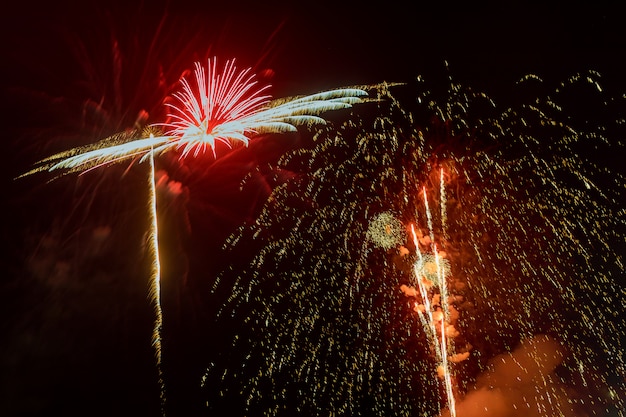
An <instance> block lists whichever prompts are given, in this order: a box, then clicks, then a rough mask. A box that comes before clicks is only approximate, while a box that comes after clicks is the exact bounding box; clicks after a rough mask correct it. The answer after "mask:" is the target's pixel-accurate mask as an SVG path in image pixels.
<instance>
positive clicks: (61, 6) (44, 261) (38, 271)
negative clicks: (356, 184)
mask: <svg viewBox="0 0 626 417" xmlns="http://www.w3.org/2000/svg"><path fill="white" fill-rule="evenodd" d="M38 3H40V2H35V3H32V2H18V3H16V4H14V5H13V7H12V9H11V10H8V9H5V10H4V11H3V14H2V17H1V18H0V19H2V22H1V23H0V32H1V34H0V38H1V39H2V42H1V47H2V49H1V50H0V55H1V56H2V64H1V66H0V67H1V71H2V74H1V77H0V78H1V84H2V85H1V87H2V99H1V101H0V103H2V104H1V105H2V112H1V114H2V116H1V117H2V121H3V123H2V137H3V141H4V143H5V146H6V147H5V152H4V157H5V161H4V163H3V164H2V168H1V169H2V171H1V172H2V174H1V177H2V180H3V188H4V189H5V193H4V197H3V204H2V205H3V209H4V211H3V213H4V214H3V216H2V219H3V227H2V245H3V247H2V249H3V250H2V254H3V256H2V269H3V274H2V278H0V285H1V287H0V314H1V315H2V318H1V319H0V325H1V333H2V337H1V338H0V415H1V416H7V417H9V416H16V417H17V416H25V417H26V416H49V415H62V416H64V417H71V416H131V415H132V416H146V417H152V416H157V415H160V411H159V399H158V396H159V388H158V384H157V374H156V370H155V366H154V351H153V349H152V347H151V346H150V338H151V333H152V321H153V317H154V316H153V308H152V305H151V303H150V298H149V294H148V291H149V282H148V279H149V276H148V269H149V262H150V259H149V258H147V257H146V255H145V251H144V245H145V241H146V230H147V219H146V218H145V214H146V211H145V209H146V207H145V204H146V203H145V201H146V198H145V197H147V190H146V187H145V185H146V181H147V178H146V177H145V171H144V170H142V169H136V168H137V167H136V166H135V167H132V168H128V165H126V164H120V165H116V166H113V167H111V168H110V169H109V168H107V169H106V172H101V173H97V172H93V173H90V174H87V175H85V176H82V177H80V178H79V177H77V176H75V175H69V176H65V177H62V178H59V179H57V180H56V181H53V182H49V183H48V182H47V180H48V179H50V177H49V176H47V175H45V174H42V175H34V176H31V177H28V178H22V179H17V180H16V179H15V177H17V176H18V175H20V174H21V173H23V172H25V171H27V170H28V169H29V168H30V167H31V165H32V164H33V163H35V162H36V161H38V160H40V159H42V158H44V157H46V156H48V155H50V154H53V153H55V152H58V151H61V150H64V149H68V148H71V147H74V146H80V145H84V144H87V143H91V142H94V141H96V140H98V139H100V138H103V137H106V136H107V135H110V134H113V133H116V132H119V131H122V130H124V129H126V128H128V127H132V126H133V124H134V123H135V121H136V120H137V117H138V115H139V114H140V112H141V111H142V110H143V111H146V112H147V113H148V114H149V115H150V117H151V118H153V119H158V117H159V111H162V106H161V104H162V101H163V99H164V97H165V95H166V94H167V93H166V91H168V88H170V87H171V86H172V85H174V84H175V83H176V82H177V81H178V79H179V78H180V76H181V74H183V73H184V71H186V70H188V69H189V68H191V67H192V65H193V62H195V61H198V60H199V61H204V60H206V59H207V58H209V57H212V56H217V57H218V58H220V59H224V60H225V59H231V58H235V59H237V62H238V63H239V65H240V66H241V67H252V68H253V69H254V71H255V72H256V73H257V74H258V75H259V78H260V79H262V80H263V81H267V82H269V83H271V84H272V89H271V94H272V95H273V96H275V97H283V96H291V95H299V94H310V93H315V92H318V91H322V90H326V89H331V88H336V87H343V86H351V85H360V84H372V83H378V82H382V81H389V82H395V81H397V82H410V81H412V80H414V79H415V78H416V77H417V76H418V75H422V76H423V77H424V78H426V79H428V80H433V81H434V82H435V83H437V82H445V79H446V77H448V76H452V77H453V78H455V79H456V80H458V81H459V82H461V83H463V84H466V85H471V86H474V88H475V89H477V90H482V91H485V92H486V93H487V94H489V95H490V96H492V97H494V98H495V99H496V100H497V99H499V98H502V99H506V98H507V94H508V92H509V91H510V90H511V86H512V85H513V84H514V83H515V82H516V81H517V80H519V79H520V78H521V77H522V76H524V75H526V74H529V73H534V74H537V75H538V76H540V77H542V78H543V79H545V80H548V81H550V82H557V83H558V82H559V81H560V80H564V79H566V78H567V77H569V76H570V75H573V74H575V73H578V72H581V71H588V70H594V71H597V72H598V73H600V74H601V76H602V80H603V85H604V87H605V89H606V90H608V91H612V92H615V94H616V95H618V94H619V93H618V92H624V91H626V82H625V81H624V74H626V25H624V24H623V14H621V13H620V12H619V10H618V7H617V5H609V3H610V2H593V3H592V2H588V3H589V4H588V5H584V3H581V4H573V3H572V4H565V3H564V4H554V3H550V4H549V5H548V4H544V5H528V4H526V2H522V1H516V2H493V3H494V4H489V3H483V2H477V3H473V2H464V3H463V4H461V5H454V4H452V3H448V2H443V3H441V2H424V4H421V3H422V2H418V1H414V2H411V3H412V5H411V6H406V5H402V6H401V4H405V3H406V2H374V3H373V4H366V3H367V2H358V3H355V4H354V5H350V4H351V3H349V2H340V1H334V2H331V1H319V2H290V4H288V5H286V6H283V5H281V2H273V1H269V2H263V1H259V2H237V1H232V2H225V4H220V5H217V4H213V3H214V2H212V1H205V2H191V1H188V0H187V1H181V2H172V4H165V3H163V2H161V1H157V2H145V3H144V4H142V3H141V2H134V1H129V2H124V1H111V2H107V1H98V2H95V3H94V4H89V5H88V4H82V3H81V4H74V3H73V2H67V1H61V2H53V3H48V2H45V3H43V2H41V3H42V4H38ZM85 3H89V2H85ZM226 3H228V5H227V4H226ZM301 3H302V4H301ZM616 3H617V2H612V3H611V4H616ZM505 4H506V5H505ZM298 141H299V139H297V138H295V139H293V138H289V139H288V140H286V141H284V142H279V141H271V140H270V141H266V142H264V143H263V144H258V145H251V146H250V148H249V149H240V150H237V151H235V152H233V153H232V154H228V155H226V156H225V157H224V158H222V160H219V161H217V162H215V163H211V164H208V165H207V166H206V167H204V168H197V167H198V166H200V165H201V162H202V158H201V159H200V162H190V163H189V165H185V164H183V166H179V165H177V164H176V163H175V162H174V161H172V160H170V159H168V158H164V160H163V161H161V162H160V163H161V164H162V166H161V168H163V169H164V170H166V171H167V172H168V175H169V176H170V179H171V180H172V182H171V183H170V188H169V189H167V190H165V191H162V196H161V197H162V198H163V200H162V203H161V204H162V205H161V208H162V212H161V214H160V215H161V219H160V220H161V222H162V223H163V224H164V227H163V230H162V231H161V233H162V235H163V246H162V251H163V253H164V255H163V257H164V260H163V261H164V265H165V266H164V271H163V276H164V284H163V285H164V288H163V291H164V296H163V297H164V299H163V302H164V309H165V311H166V315H167V317H166V322H167V323H168V324H169V325H170V327H169V329H168V330H166V331H165V334H164V338H165V345H164V352H165V353H164V355H165V356H164V361H165V372H166V380H167V381H166V383H168V384H171V390H170V391H169V396H170V398H171V402H170V403H169V405H168V407H170V409H169V410H168V415H169V416H172V417H178V416H198V415H206V414H202V411H201V410H202V399H201V398H202V394H201V393H200V392H199V389H198V387H197V383H196V381H197V379H198V377H199V376H200V375H201V373H202V370H203V369H204V368H206V367H207V366H208V365H209V362H210V361H212V360H215V358H217V357H219V355H218V353H219V350H220V349H228V343H227V342H226V341H222V340H221V339H220V336H224V335H231V333H233V332H236V331H235V330H233V329H219V328H216V327H215V326H216V324H214V323H213V321H212V317H213V315H214V314H215V312H216V311H217V309H218V308H219V305H216V304H215V303H218V302H219V299H220V298H219V297H220V296H221V297H225V295H224V294H218V295H217V296H214V297H213V298H211V299H210V300H207V299H206V298H205V297H204V296H203V294H204V292H203V291H205V289H206V288H207V287H208V286H210V285H211V282H210V281H211V277H213V276H214V275H215V274H217V273H218V272H219V270H220V268H221V266H222V265H223V264H224V263H225V262H226V259H228V260H229V261H231V259H230V258H228V257H227V255H223V254H221V253H220V252H219V251H220V247H221V245H222V243H223V242H224V241H225V239H226V238H227V237H228V236H229V234H230V233H232V232H233V231H234V230H235V229H236V228H237V227H239V226H240V225H242V224H243V223H244V222H245V221H248V220H250V219H252V218H254V216H255V215H256V214H257V213H258V211H259V210H260V207H261V206H262V204H263V203H264V201H265V199H266V198H267V196H268V194H269V191H270V190H271V184H267V183H262V182H259V184H258V188H253V187H247V188H244V189H243V190H241V191H240V190H239V184H240V182H241V181H242V180H243V179H244V178H245V177H246V175H248V174H249V173H250V172H252V171H253V170H254V167H256V166H259V165H261V164H263V163H267V162H272V161H275V160H276V159H277V158H278V157H279V156H280V155H281V154H282V153H283V152H285V151H287V150H289V149H290V148H292V147H295V146H297V145H298V144H299V142H298ZM623 156H625V155H621V157H623ZM612 158H614V161H613V162H615V161H617V160H619V159H620V155H612ZM192 164H197V165H195V167H194V166H193V165H192ZM127 168H128V169H127ZM133 168H135V169H133ZM177 182H178V183H180V184H183V185H184V186H185V187H186V190H187V191H183V192H182V193H179V192H178V191H179V190H177V189H176V184H177ZM172 187H173V188H172ZM188 190H192V191H191V194H189V191H188ZM180 213H185V215H183V216H181V215H180ZM181 276H184V277H185V279H184V280H183V281H182V282H181V281H180V280H177V279H174V278H176V277H181ZM170 278H171V279H170ZM168 279H169V280H168ZM221 323H222V325H223V323H224V322H221ZM206 329H210V330H209V331H207V330H206ZM224 340H226V337H224ZM219 413H226V411H224V410H221V411H214V414H211V415H228V414H219Z"/></svg>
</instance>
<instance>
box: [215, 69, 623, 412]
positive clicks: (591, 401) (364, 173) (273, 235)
mask: <svg viewBox="0 0 626 417" xmlns="http://www.w3.org/2000/svg"><path fill="white" fill-rule="evenodd" d="M590 80H591V81H590ZM596 80H597V74H594V73H589V74H581V75H580V76H575V77H572V78H571V79H569V80H567V81H566V82H564V83H562V84H561V85H559V86H558V87H557V88H556V90H555V91H554V93H552V94H550V95H548V96H546V97H536V98H533V99H532V100H531V101H530V102H523V103H521V104H519V103H516V104H515V105H510V106H504V107H502V106H501V105H499V104H497V103H496V100H494V99H492V98H491V97H489V96H488V95H486V94H483V93H477V92H474V91H472V90H471V89H466V88H463V87H462V86H460V85H458V84H456V83H454V82H452V80H450V84H449V90H448V91H447V94H446V95H445V97H444V98H443V99H442V97H439V96H433V95H432V94H431V93H430V92H429V91H428V90H427V89H425V88H424V86H425V84H424V82H423V80H421V79H419V80H418V84H417V85H415V86H412V88H415V90H413V91H414V94H415V95H416V96H417V100H415V96H412V98H411V99H410V103H409V104H406V103H404V102H403V101H401V100H399V99H396V98H395V94H394V92H395V91H398V92H400V93H404V92H405V91H406V90H399V88H400V87H395V86H388V85H384V84H383V85H379V86H375V87H374V86H372V87H371V88H370V90H369V92H370V94H371V95H373V96H376V97H377V98H379V99H380V100H379V101H377V102H376V103H375V104H369V105H370V106H372V107H371V108H370V109H369V110H370V112H369V113H367V111H368V110H364V112H363V114H366V113H367V114H369V115H371V114H373V116H358V115H355V116H354V117H353V118H352V119H351V120H349V121H347V122H346V123H344V124H343V125H341V126H339V127H334V126H333V127H330V126H329V127H323V128H321V129H319V130H317V131H316V132H315V134H314V135H313V137H312V144H311V146H309V147H306V148H304V149H299V150H297V151H295V152H293V153H290V154H288V155H285V156H284V157H283V158H281V161H280V162H279V167H280V169H284V170H285V171H289V172H290V173H292V175H291V176H290V177H289V178H291V179H290V180H289V181H285V182H284V183H282V184H280V185H279V186H278V187H277V188H276V189H275V190H274V192H273V193H272V195H271V196H270V198H269V199H268V202H267V205H266V207H265V208H264V209H263V211H262V212H261V213H260V215H259V216H258V218H257V219H256V220H255V221H254V223H253V224H250V225H246V226H245V227H242V228H241V229H240V230H239V231H237V232H236V233H235V234H233V236H232V237H231V238H230V239H229V240H228V242H227V248H228V249H231V250H232V253H233V259H232V261H231V262H230V263H229V264H228V267H227V268H225V271H226V272H224V273H223V274H221V275H220V276H219V277H218V280H217V281H216V283H215V285H214V290H215V293H216V294H220V290H222V289H224V288H228V291H226V292H227V293H228V296H227V297H226V298H225V299H224V300H223V303H222V304H221V312H220V316H219V317H220V318H221V320H224V321H225V322H226V323H228V325H230V326H232V322H233V321H235V322H236V323H237V324H238V325H237V326H234V327H235V328H236V330H234V331H233V334H232V349H230V350H229V354H228V355H221V356H220V361H217V360H216V361H214V364H213V365H212V366H211V367H209V368H208V369H207V372H206V374H205V377H204V386H205V389H206V391H205V392H206V396H207V399H208V400H209V401H208V402H209V404H215V405H216V407H217V405H218V404H221V405H222V406H223V407H224V409H227V408H228V409H233V410H240V413H241V415H284V414H289V413H290V412H291V414H292V415H293V414H295V415H354V416H358V415H362V416H367V415H398V416H414V415H420V416H437V415H446V414H451V413H454V412H457V415H459V416H462V415H471V414H469V413H470V412H471V403H472V399H473V398H476V397H477V396H478V395H479V394H482V393H484V392H485V391H488V390H489V389H490V388H489V387H494V388H493V391H491V392H490V394H491V397H490V398H491V400H490V401H491V404H490V406H492V407H495V404H503V406H504V407H510V409H515V407H517V409H519V410H523V412H524V413H526V414H527V415H576V414H575V413H577V411H575V410H586V411H585V412H587V413H589V414H594V413H595V414H600V415H611V413H613V414H617V415H620V416H623V415H624V414H623V410H624V403H625V400H624V393H625V392H626V391H625V388H626V387H625V386H624V383H623V381H624V375H625V369H624V358H623V354H622V353H621V352H623V351H624V349H623V339H624V338H623V336H624V332H623V329H621V327H620V326H621V325H620V323H621V322H620V319H619V317H623V316H622V313H621V311H622V310H621V308H622V307H621V306H623V289H621V288H620V286H619V279H620V276H621V274H623V272H622V271H623V263H624V259H623V253H622V252H620V250H619V247H620V246H619V245H623V239H624V236H625V235H626V230H624V224H625V223H624V220H625V219H624V216H625V215H626V213H625V212H624V210H623V207H622V204H620V202H621V201H623V193H624V191H625V190H624V186H623V184H624V178H623V177H622V176H620V175H619V174H618V173H616V172H615V171H614V170H611V169H609V167H605V166H601V165H599V164H597V163H596V162H594V160H593V158H592V157H591V155H590V152H589V150H590V149H601V148H603V147H606V148H607V149H611V151H612V152H617V151H623V149H622V148H619V149H617V150H614V149H612V148H610V146H609V142H610V139H609V138H607V137H608V135H611V134H614V130H613V129H619V126H620V124H619V123H615V124H611V126H609V127H606V126H597V125H596V128H593V126H594V125H593V123H591V124H586V123H580V124H578V121H577V120H574V119H568V117H567V111H568V110H567V105H568V103H571V94H575V91H577V89H586V88H588V87H591V89H592V91H595V93H596V94H602V92H601V91H600V90H598V89H595V83H596ZM538 81H539V80H538V78H537V77H526V78H525V79H523V80H521V81H520V84H521V85H522V87H526V86H527V85H528V84H529V83H534V82H538ZM401 88H404V89H406V88H407V87H406V86H404V87H401ZM568 94H570V95H568ZM600 102H602V103H605V105H606V108H607V109H608V108H610V106H612V104H611V103H612V101H611V100H609V99H603V100H600ZM616 107H618V106H616ZM616 122H619V120H618V118H616ZM611 123H613V122H611ZM589 126H592V128H589ZM618 147H619V145H618ZM442 168H443V169H442ZM431 173H432V175H431ZM443 177H445V184H446V187H445V188H444V187H443V184H444V181H443ZM600 184H602V185H600ZM424 186H426V188H427V189H428V190H429V193H430V194H431V195H432V197H431V199H429V198H428V197H427V196H426V198H425V196H424ZM433 202H438V204H439V207H437V209H435V207H434V206H433V205H432V204H431V203H433ZM427 206H428V209H426V207H427ZM436 212H438V213H439V214H438V215H434V213H436ZM294 213H297V215H294ZM380 213H400V214H399V215H394V216H393V218H395V219H397V220H398V222H400V223H401V224H404V225H409V224H413V223H414V222H415V218H416V215H415V214H414V213H423V214H422V215H421V216H420V220H419V221H420V225H419V227H418V225H414V230H415V235H414V237H415V240H416V242H415V243H414V247H415V248H416V249H417V248H418V247H419V248H423V249H422V250H423V251H424V253H422V254H421V255H420V254H419V253H418V252H417V251H415V252H411V250H409V249H408V248H407V247H409V248H410V244H407V243H406V242H404V241H405V240H408V241H410V240H411V239H410V238H411V237H413V236H412V235H411V234H410V233H406V235H405V236H406V237H404V238H403V235H402V234H400V235H396V234H395V230H396V228H395V226H393V225H394V224H396V222H395V220H393V223H392V218H391V217H389V218H387V220H386V221H383V222H380V220H381V217H380ZM400 229H401V228H400V227H398V230H400ZM381 236H382V237H383V238H385V240H383V242H387V240H386V239H387V238H391V237H393V239H392V241H393V243H385V244H384V245H380V244H379V243H378V239H377V238H376V237H381ZM442 242H443V243H442ZM435 243H437V245H436V247H435V246H434V244H435ZM394 245H395V246H394ZM242 248H245V250H242ZM444 250H445V253H446V256H445V257H444V256H443V251H444ZM420 256H421V259H420ZM432 264H434V266H433V265H432ZM233 276H234V277H235V279H234V280H233V279H232V277H233ZM417 276H426V277H427V278H428V281H429V282H431V283H432V287H430V288H427V287H426V286H424V287H423V288H419V283H415V277H417ZM452 277H453V279H452ZM445 278H448V279H445ZM429 285H430V284H429ZM435 286H438V291H437V292H438V293H443V294H444V295H445V299H444V297H443V296H442V295H440V294H436V293H435V292H433V291H434V289H435ZM402 291H404V294H405V295H409V297H408V301H409V302H406V300H407V297H404V296H402ZM429 291H430V292H429ZM399 295H400V296H399ZM435 295H437V296H438V297H435ZM417 299H419V300H420V302H419V303H418V304H422V305H423V307H422V308H420V307H419V305H418V306H416V305H415V300H417ZM435 306H436V308H435ZM445 306H447V309H448V314H449V316H448V320H449V323H450V324H452V323H454V324H455V325H454V326H453V327H454V328H449V327H445V326H443V324H444V323H445V320H436V319H437V317H435V311H433V310H437V309H441V310H442V311H443V310H444V309H445ZM416 307H417V309H418V312H417V314H418V316H420V314H421V313H420V311H422V310H423V314H421V316H422V317H424V322H423V323H420V321H417V320H415V314H416V310H415V308H416ZM429 314H432V315H433V318H432V319H431V318H430V317H425V316H428V315H429ZM444 317H445V316H444ZM420 320H421V319H420ZM431 323H440V326H437V327H436V328H435V329H434V331H433V330H432V327H431V326H432V325H431ZM425 330H426V331H425ZM455 331H456V332H455ZM425 333H426V335H424V334H425ZM436 334H441V335H446V336H448V335H449V336H450V337H449V338H448V343H446V344H443V343H441V342H439V343H433V341H437V338H436V337H435V338H433V335H436ZM543 335H549V337H548V336H546V337H547V338H548V339H549V338H552V339H551V340H557V341H558V343H552V342H549V343H544V342H543ZM557 344H559V345H562V346H566V347H567V349H566V350H567V354H563V352H564V350H563V349H560V348H559V349H557V348H556V347H555V345H557ZM448 346H452V348H451V349H449V350H448ZM517 346H521V350H522V351H524V352H525V353H524V354H523V355H525V356H524V361H520V359H519V358H520V356H518V355H517V353H516V352H517V350H516V347H517ZM528 346H530V347H529V348H528ZM433 350H434V351H435V352H433ZM437 351H438V352H437ZM238 352H245V353H244V354H241V355H239V354H238ZM509 354H510V355H511V356H510V358H513V359H506V358H509V356H508V355H509ZM501 355H503V356H501ZM444 358H446V359H445V360H447V363H446V364H443V361H444ZM500 358H505V359H503V361H504V362H506V363H507V364H510V363H514V362H515V361H518V362H519V363H520V364H521V365H520V366H521V367H523V368H518V369H517V370H512V371H510V372H512V373H513V375H517V376H519V377H520V380H519V381H522V382H520V385H519V386H513V387H512V386H511V384H514V382H512V381H516V376H514V377H511V376H510V375H511V374H509V375H507V376H506V377H504V376H502V375H500V374H499V372H500V369H501V368H502V367H499V366H497V363H498V361H499V360H500ZM559 358H560V359H559ZM548 362H549V363H550V366H546V365H545V363H548ZM452 363H454V375H452V374H451V372H448V371H447V369H446V368H450V367H451V365H452ZM442 365H445V366H442ZM439 367H442V368H443V369H442V370H443V371H444V372H443V376H444V379H445V378H447V377H446V374H447V375H448V377H449V378H452V376H454V380H452V379H450V380H449V381H448V382H444V384H443V385H442V384H441V382H440V381H439V380H438V379H437V378H436V377H435V378H433V375H436V373H437V369H438V368H439ZM511 368H512V367H511ZM489 370H492V371H489ZM490 372H491V373H490ZM502 372H509V370H507V371H502ZM515 372H516V374H515ZM495 374H497V375H496V376H494V375H495ZM525 375H528V376H529V377H528V378H526V377H525ZM591 380H593V381H594V383H590V381H591ZM507 384H508V385H507ZM214 386H220V387H221V388H220V390H219V391H216V390H211V389H210V387H214ZM452 386H455V391H456V392H455V393H452V392H450V391H449V388H451V387H452ZM442 387H443V388H442ZM507 387H508V388H507ZM517 389H519V392H522V393H524V394H523V395H522V397H523V396H524V395H527V397H526V398H535V400H536V401H535V402H534V403H532V402H527V403H524V402H522V401H521V400H520V401H518V399H516V398H513V397H512V395H513V394H514V392H515V391H516V390H517ZM455 394H456V395H455ZM508 394H511V397H508V396H507V395H508ZM453 397H456V398H455V401H454V402H451V401H450V399H451V398H453ZM466 399H467V401H465V400H466ZM483 411H484V410H483ZM233 412H236V411H233ZM485 412H492V413H497V412H498V410H496V409H495V408H492V409H490V410H487V411H485ZM581 412H582V411H581Z"/></svg>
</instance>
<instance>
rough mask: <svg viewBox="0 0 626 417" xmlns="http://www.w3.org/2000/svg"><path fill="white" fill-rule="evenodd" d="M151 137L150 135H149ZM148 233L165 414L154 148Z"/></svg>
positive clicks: (155, 340)
mask: <svg viewBox="0 0 626 417" xmlns="http://www.w3.org/2000/svg"><path fill="white" fill-rule="evenodd" d="M150 136H151V137H152V135H150ZM149 159H150V177H149V187H150V235H149V250H150V253H151V255H152V274H151V277H150V280H151V287H150V288H151V289H150V295H151V298H152V301H153V302H154V309H155V314H156V318H155V320H154V329H153V331H152V345H153V346H154V351H155V352H154V353H155V356H156V366H157V372H158V376H159V388H160V390H161V391H160V394H159V395H160V400H161V413H162V414H163V415H165V381H164V378H163V370H162V369H161V364H162V352H161V331H162V329H163V310H162V308H161V261H160V259H159V227H158V221H157V202H156V179H155V172H154V149H151V150H150V158H149Z"/></svg>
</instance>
